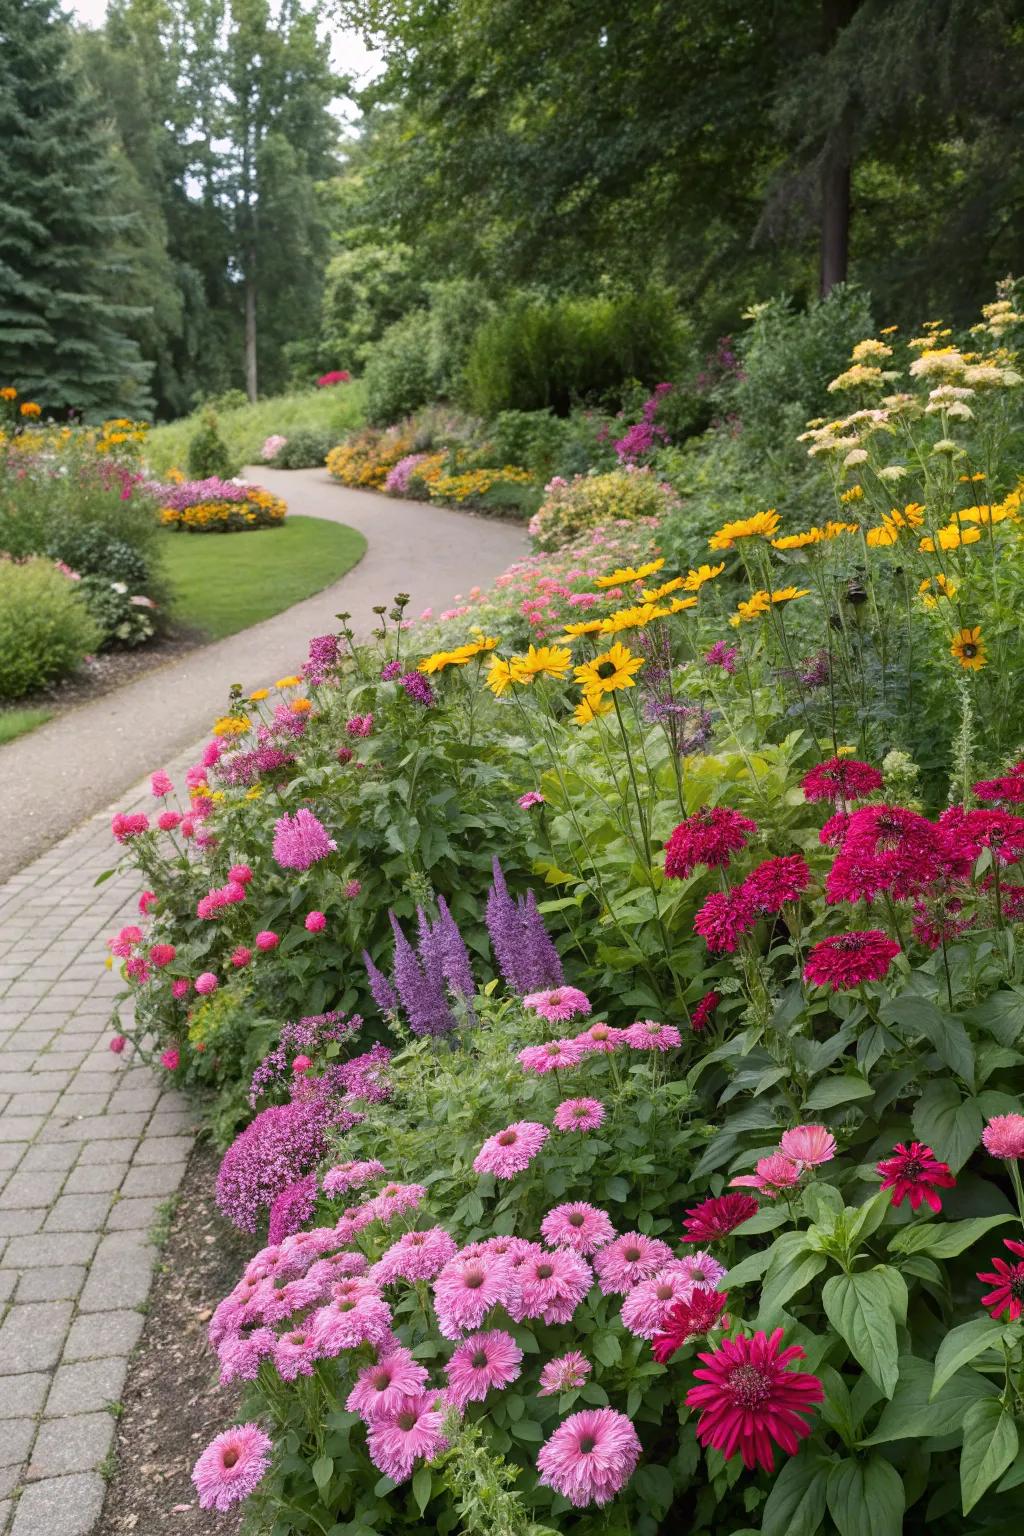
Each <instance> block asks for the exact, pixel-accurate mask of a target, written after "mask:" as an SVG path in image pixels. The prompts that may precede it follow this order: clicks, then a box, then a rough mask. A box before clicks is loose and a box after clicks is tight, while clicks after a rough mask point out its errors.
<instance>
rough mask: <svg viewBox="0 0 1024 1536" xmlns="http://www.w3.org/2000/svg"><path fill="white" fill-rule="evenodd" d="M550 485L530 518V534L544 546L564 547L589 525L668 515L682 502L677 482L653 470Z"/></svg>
mask: <svg viewBox="0 0 1024 1536" xmlns="http://www.w3.org/2000/svg"><path fill="white" fill-rule="evenodd" d="M544 490H545V500H544V502H543V504H542V505H541V507H540V510H539V511H538V512H537V513H536V515H535V516H534V517H533V518H532V519H531V522H530V534H531V535H532V537H533V539H534V541H535V543H536V545H537V548H538V549H543V550H552V549H561V547H562V545H563V544H567V543H568V542H569V540H570V539H574V538H576V536H577V535H578V534H581V533H585V532H586V531H587V529H588V528H598V527H601V526H604V525H607V524H609V523H616V522H627V523H636V522H640V521H641V520H642V519H644V518H652V519H654V518H662V517H664V516H665V515H666V513H668V512H673V511H675V509H676V508H677V507H678V505H679V498H678V496H677V495H676V493H675V491H674V490H673V489H672V487H671V486H670V485H668V484H667V483H666V482H665V481H663V480H659V479H658V477H657V476H656V475H655V474H654V473H653V471H651V470H650V469H633V468H627V469H613V470H611V471H610V472H609V473H608V474H605V475H576V476H574V478H573V479H572V480H563V479H561V478H556V479H554V480H552V481H550V482H549V483H548V485H546V486H545V488H544Z"/></svg>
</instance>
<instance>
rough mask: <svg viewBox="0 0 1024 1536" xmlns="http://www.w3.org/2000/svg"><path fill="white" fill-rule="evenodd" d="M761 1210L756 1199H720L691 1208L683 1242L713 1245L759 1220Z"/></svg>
mask: <svg viewBox="0 0 1024 1536" xmlns="http://www.w3.org/2000/svg"><path fill="white" fill-rule="evenodd" d="M759 1209H760V1206H759V1205H758V1203H757V1201H756V1200H755V1199H754V1197H753V1195H717V1196H713V1197H712V1198H711V1199H710V1200H704V1201H702V1203H701V1204H700V1205H695V1206H692V1207H691V1208H690V1209H689V1210H688V1211H687V1212H686V1219H685V1220H684V1222H683V1230H682V1233H681V1240H682V1241H683V1242H684V1243H714V1242H718V1241H720V1240H721V1239H722V1238H723V1237H728V1236H729V1235H730V1234H731V1233H733V1232H735V1231H736V1228H737V1227H742V1225H743V1223H744V1222H746V1221H749V1220H750V1218H751V1216H756V1215H757V1213H758V1211H759Z"/></svg>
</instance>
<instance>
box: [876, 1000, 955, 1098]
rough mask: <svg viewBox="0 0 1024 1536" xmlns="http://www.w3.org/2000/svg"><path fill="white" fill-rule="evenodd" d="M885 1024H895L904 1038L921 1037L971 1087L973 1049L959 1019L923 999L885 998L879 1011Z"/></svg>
mask: <svg viewBox="0 0 1024 1536" xmlns="http://www.w3.org/2000/svg"><path fill="white" fill-rule="evenodd" d="M879 1013H880V1014H881V1016H882V1018H883V1019H884V1021H885V1022H886V1023H887V1024H895V1025H897V1026H898V1027H899V1028H900V1029H901V1031H902V1033H903V1034H904V1035H924V1037H925V1039H926V1040H929V1041H930V1042H931V1044H932V1045H933V1046H934V1047H935V1050H936V1052H937V1054H938V1056H939V1058H940V1060H941V1061H942V1062H944V1063H945V1065H946V1066H947V1067H948V1068H949V1069H950V1071H951V1072H955V1073H956V1075H957V1076H958V1077H959V1078H961V1079H962V1081H963V1082H965V1083H966V1084H967V1086H968V1087H969V1088H973V1087H974V1071H975V1063H974V1047H973V1046H972V1044H971V1041H970V1038H969V1036H968V1034H967V1031H966V1029H964V1026H963V1025H962V1024H961V1022H960V1020H959V1019H954V1018H951V1017H950V1016H949V1014H947V1013H941V1012H940V1011H939V1009H938V1008H936V1006H935V1004H934V1003H932V1002H929V1000H928V999H927V998H926V997H908V996H907V995H906V994H904V996H903V997H891V998H888V999H887V1000H886V1001H885V1002H884V1003H883V1004H882V1006H881V1008H880V1009H879Z"/></svg>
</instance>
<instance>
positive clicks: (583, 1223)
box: [540, 1200, 615, 1254]
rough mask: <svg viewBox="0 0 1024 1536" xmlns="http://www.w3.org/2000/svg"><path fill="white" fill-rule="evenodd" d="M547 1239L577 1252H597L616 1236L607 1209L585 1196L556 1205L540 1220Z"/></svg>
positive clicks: (554, 1246)
mask: <svg viewBox="0 0 1024 1536" xmlns="http://www.w3.org/2000/svg"><path fill="white" fill-rule="evenodd" d="M540 1232H541V1236H542V1237H543V1239H544V1241H545V1242H546V1243H547V1244H548V1245H549V1246H550V1247H552V1248H571V1249H572V1250H573V1252H574V1253H585V1254H586V1253H596V1252H597V1250H598V1248H603V1247H604V1245H605V1243H610V1242H611V1240H612V1238H613V1237H614V1236H615V1228H614V1227H613V1226H612V1224H611V1221H610V1220H609V1218H608V1216H607V1215H606V1213H605V1212H604V1211H601V1210H598V1208H597V1206H596V1205H588V1204H587V1203H586V1201H585V1200H576V1201H572V1202H570V1203H568V1204H566V1205H556V1206H554V1207H553V1209H551V1210H550V1211H548V1213H547V1215H546V1216H545V1217H544V1220H543V1221H542V1222H541V1224H540Z"/></svg>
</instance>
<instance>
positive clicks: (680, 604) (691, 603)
mask: <svg viewBox="0 0 1024 1536" xmlns="http://www.w3.org/2000/svg"><path fill="white" fill-rule="evenodd" d="M697 601H698V599H697V598H695V597H674V598H673V599H672V603H671V606H670V608H669V612H670V613H683V612H685V610H686V609H687V608H696V606H697Z"/></svg>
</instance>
